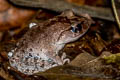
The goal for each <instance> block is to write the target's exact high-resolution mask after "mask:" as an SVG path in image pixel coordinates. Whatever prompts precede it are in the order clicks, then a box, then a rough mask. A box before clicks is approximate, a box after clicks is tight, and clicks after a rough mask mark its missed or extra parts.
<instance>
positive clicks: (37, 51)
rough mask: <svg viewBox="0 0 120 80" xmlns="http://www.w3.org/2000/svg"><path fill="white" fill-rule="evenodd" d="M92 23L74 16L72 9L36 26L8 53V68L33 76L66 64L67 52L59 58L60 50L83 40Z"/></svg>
mask: <svg viewBox="0 0 120 80" xmlns="http://www.w3.org/2000/svg"><path fill="white" fill-rule="evenodd" d="M91 24H92V20H91V19H90V17H86V16H76V15H75V14H74V12H73V11H71V10H67V11H64V12H62V13H61V14H60V15H57V16H55V17H53V18H51V19H48V20H46V21H44V22H42V23H39V22H38V23H36V25H34V26H33V27H32V28H31V29H30V30H28V31H27V32H26V33H25V34H24V35H23V37H22V38H21V39H20V40H19V41H18V42H17V44H16V48H15V49H14V50H13V51H12V52H10V53H12V54H11V56H9V63H10V65H11V67H13V68H14V69H16V70H18V71H20V72H21V73H24V74H26V75H33V74H35V73H38V72H44V71H46V70H48V69H50V68H52V67H55V66H61V65H65V64H66V63H69V62H70V59H69V58H67V57H66V53H64V52H63V53H62V55H61V56H60V55H59V54H60V51H61V50H62V49H63V48H64V47H65V45H66V44H68V43H70V42H74V41H76V40H78V39H79V38H80V37H82V36H83V35H84V34H85V33H86V32H87V31H88V30H89V28H90V26H91Z"/></svg>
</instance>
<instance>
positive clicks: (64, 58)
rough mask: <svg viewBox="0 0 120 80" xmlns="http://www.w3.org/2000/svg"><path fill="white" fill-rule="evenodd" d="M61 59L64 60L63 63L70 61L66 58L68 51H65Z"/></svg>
mask: <svg viewBox="0 0 120 80" xmlns="http://www.w3.org/2000/svg"><path fill="white" fill-rule="evenodd" d="M61 60H62V62H63V64H65V63H70V59H69V58H66V53H65V52H63V54H62V56H61Z"/></svg>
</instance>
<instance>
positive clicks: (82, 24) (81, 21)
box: [58, 11, 92, 44]
mask: <svg viewBox="0 0 120 80" xmlns="http://www.w3.org/2000/svg"><path fill="white" fill-rule="evenodd" d="M66 14H68V15H66ZM62 15H64V16H66V17H67V19H68V20H69V25H66V26H65V28H64V30H63V31H62V32H61V33H60V36H59V38H58V44H66V43H69V42H73V41H75V40H77V39H78V38H80V37H82V36H83V35H84V34H85V33H86V32H87V31H88V29H89V27H90V25H91V23H92V20H91V19H89V18H87V17H83V16H82V17H77V16H75V15H74V14H73V12H72V11H67V12H64V13H62Z"/></svg>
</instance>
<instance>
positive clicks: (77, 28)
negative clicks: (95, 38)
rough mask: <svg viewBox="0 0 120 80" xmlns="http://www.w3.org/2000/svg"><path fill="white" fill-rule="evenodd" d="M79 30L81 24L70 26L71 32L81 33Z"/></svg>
mask: <svg viewBox="0 0 120 80" xmlns="http://www.w3.org/2000/svg"><path fill="white" fill-rule="evenodd" d="M81 30H82V26H81V23H79V24H74V25H71V31H72V32H74V33H77V32H79V31H81Z"/></svg>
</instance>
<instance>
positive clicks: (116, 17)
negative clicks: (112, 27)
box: [111, 0, 120, 30]
mask: <svg viewBox="0 0 120 80" xmlns="http://www.w3.org/2000/svg"><path fill="white" fill-rule="evenodd" d="M111 3H112V8H113V12H114V15H115V19H116V21H117V24H118V27H119V30H120V19H119V15H118V13H117V9H116V6H115V1H114V0H111Z"/></svg>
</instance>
